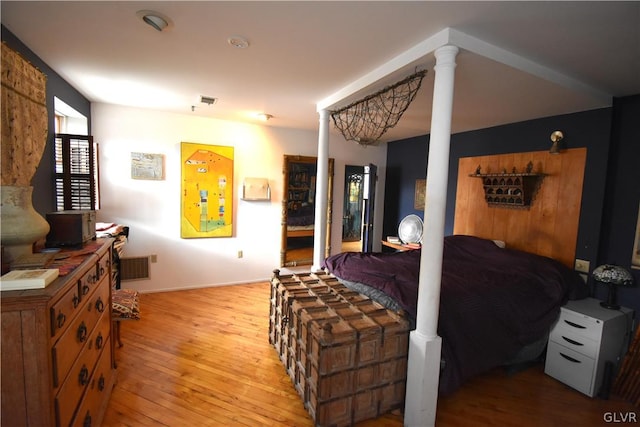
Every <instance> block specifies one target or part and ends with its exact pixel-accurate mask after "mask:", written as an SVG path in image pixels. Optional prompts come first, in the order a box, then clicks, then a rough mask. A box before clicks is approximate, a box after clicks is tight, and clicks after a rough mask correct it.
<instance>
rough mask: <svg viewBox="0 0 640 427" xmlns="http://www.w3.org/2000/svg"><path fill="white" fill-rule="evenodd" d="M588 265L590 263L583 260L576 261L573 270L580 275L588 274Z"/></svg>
mask: <svg viewBox="0 0 640 427" xmlns="http://www.w3.org/2000/svg"><path fill="white" fill-rule="evenodd" d="M589 264H590V262H589V261H587V260H584V259H576V263H575V266H574V267H573V268H574V270H576V271H579V272H580V273H589Z"/></svg>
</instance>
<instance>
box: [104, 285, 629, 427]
mask: <svg viewBox="0 0 640 427" xmlns="http://www.w3.org/2000/svg"><path fill="white" fill-rule="evenodd" d="M141 310H142V319H141V320H139V321H130V322H125V323H122V339H123V342H124V347H122V348H117V349H116V359H117V362H118V383H117V385H116V387H115V389H114V390H113V394H112V397H111V400H110V403H109V408H108V410H107V414H106V416H105V420H104V423H103V426H106V427H109V426H136V427H138V426H171V427H180V426H299V427H305V426H312V425H313V423H312V421H311V419H310V418H309V416H308V414H307V412H306V411H305V409H304V407H303V405H302V403H301V400H300V399H299V397H298V395H297V394H296V392H295V390H294V388H293V386H292V384H291V381H290V380H289V377H288V376H287V375H286V373H285V370H284V368H283V367H282V365H281V364H280V360H279V359H278V356H277V354H276V351H275V349H274V348H273V347H271V345H270V344H269V341H268V325H269V284H268V283H266V282H265V283H256V284H251V285H239V286H225V287H215V288H207V289H198V290H188V291H178V292H166V293H156V294H143V295H142V296H141ZM607 412H617V413H620V412H622V413H625V414H626V413H628V412H633V413H634V414H635V415H634V416H635V418H636V419H637V420H640V408H635V407H633V406H632V405H630V404H628V403H626V402H623V401H621V400H620V399H616V398H615V397H612V398H611V399H610V400H601V399H590V398H588V397H586V396H584V395H582V394H580V393H578V392H576V391H573V390H572V389H570V388H568V387H566V386H565V385H563V384H562V383H560V382H558V381H556V380H554V379H553V378H551V377H548V376H546V375H544V373H543V368H542V366H534V367H532V368H529V369H527V370H524V371H521V372H519V373H517V374H513V375H507V374H506V373H505V372H504V371H503V370H501V369H498V370H495V371H493V372H490V373H488V374H486V375H483V376H481V377H478V378H476V379H474V380H473V381H471V382H469V383H468V384H466V385H465V386H464V387H463V388H462V389H460V390H459V391H458V392H456V393H455V394H454V395H453V396H451V397H448V398H441V399H440V400H439V402H438V410H437V420H436V424H437V425H438V426H474V427H475V426H501V427H505V426H518V427H526V426H545V427H547V426H599V425H604V424H605V421H604V417H605V414H606V413H607ZM402 422H403V420H402V415H401V414H400V413H396V414H388V415H386V416H383V417H381V418H378V419H376V420H370V421H366V422H362V423H360V424H358V427H368V426H388V427H392V426H393V427H395V426H402Z"/></svg>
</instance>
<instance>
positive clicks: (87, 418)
mask: <svg viewBox="0 0 640 427" xmlns="http://www.w3.org/2000/svg"><path fill="white" fill-rule="evenodd" d="M82 426H83V427H91V414H89V412H87V415H85V416H84V421H83V422H82Z"/></svg>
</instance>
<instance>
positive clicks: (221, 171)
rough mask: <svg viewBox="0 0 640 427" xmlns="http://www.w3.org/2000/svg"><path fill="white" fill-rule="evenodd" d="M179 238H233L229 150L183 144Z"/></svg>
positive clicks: (218, 146)
mask: <svg viewBox="0 0 640 427" xmlns="http://www.w3.org/2000/svg"><path fill="white" fill-rule="evenodd" d="M180 160H181V179H182V186H181V193H180V204H181V215H180V237H182V238H201V237H231V236H232V235H233V147H227V146H220V145H208V144H197V143H192V142H183V143H182V144H181V146H180Z"/></svg>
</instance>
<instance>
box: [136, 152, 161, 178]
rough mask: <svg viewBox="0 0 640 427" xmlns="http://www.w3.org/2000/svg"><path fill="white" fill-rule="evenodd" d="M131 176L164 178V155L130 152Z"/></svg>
mask: <svg viewBox="0 0 640 427" xmlns="http://www.w3.org/2000/svg"><path fill="white" fill-rule="evenodd" d="M131 178H132V179H149V180H155V181H160V180H163V179H164V155H162V154H151V153H131Z"/></svg>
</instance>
